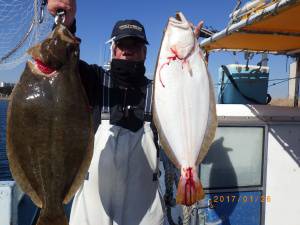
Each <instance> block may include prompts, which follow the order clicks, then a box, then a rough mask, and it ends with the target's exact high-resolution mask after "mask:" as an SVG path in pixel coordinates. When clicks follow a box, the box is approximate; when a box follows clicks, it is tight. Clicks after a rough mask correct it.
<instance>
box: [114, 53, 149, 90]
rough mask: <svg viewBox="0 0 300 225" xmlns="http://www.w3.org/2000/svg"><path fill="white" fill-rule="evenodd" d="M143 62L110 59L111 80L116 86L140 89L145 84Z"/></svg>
mask: <svg viewBox="0 0 300 225" xmlns="http://www.w3.org/2000/svg"><path fill="white" fill-rule="evenodd" d="M145 71H146V69H145V66H144V61H130V60H124V59H112V61H111V68H110V73H111V78H112V80H113V82H114V83H115V84H117V85H121V86H124V87H141V86H145V85H146V84H147V78H146V77H145V76H144V75H145Z"/></svg>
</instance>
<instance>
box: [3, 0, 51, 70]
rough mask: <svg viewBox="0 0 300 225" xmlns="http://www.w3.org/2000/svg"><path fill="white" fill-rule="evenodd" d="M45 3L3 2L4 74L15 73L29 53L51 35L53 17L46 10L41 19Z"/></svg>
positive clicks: (34, 0) (36, 0)
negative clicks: (8, 70)
mask: <svg viewBox="0 0 300 225" xmlns="http://www.w3.org/2000/svg"><path fill="white" fill-rule="evenodd" d="M42 2H43V1H42V0H0V24H1V26H0V70H1V69H12V68H14V67H16V66H18V65H19V64H21V63H23V62H24V61H25V60H26V59H27V58H28V55H27V54H26V51H27V50H28V49H29V48H30V47H31V46H33V45H34V44H36V43H38V42H40V41H41V40H43V39H44V38H45V37H46V36H47V35H48V34H49V32H50V31H51V27H52V25H53V17H52V16H51V15H50V14H49V13H48V12H47V9H46V7H45V9H44V17H43V22H42V23H39V19H40V18H41V6H42Z"/></svg>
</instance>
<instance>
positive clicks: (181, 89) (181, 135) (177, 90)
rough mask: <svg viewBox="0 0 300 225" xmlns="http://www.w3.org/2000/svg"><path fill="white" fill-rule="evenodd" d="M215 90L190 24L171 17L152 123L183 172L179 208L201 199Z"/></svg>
mask: <svg viewBox="0 0 300 225" xmlns="http://www.w3.org/2000/svg"><path fill="white" fill-rule="evenodd" d="M213 90H214V88H213V84H212V82H211V78H210V76H209V73H208V71H207V66H206V64H205V62H204V59H203V55H202V52H201V49H200V48H199V45H198V43H197V39H196V38H195V36H194V33H193V30H192V28H191V26H190V24H189V22H188V21H187V20H186V19H185V17H184V15H183V14H182V13H177V14H176V18H173V17H171V18H169V21H168V24H167V27H166V29H165V33H164V37H163V40H162V44H161V49H160V52H159V55H158V61H157V66H156V72H155V79H154V103H153V107H154V108H153V109H154V122H155V125H156V127H157V129H158V133H159V137H160V142H161V144H162V146H163V148H164V150H165V152H166V153H167V155H168V157H169V158H170V159H171V160H172V162H173V163H174V164H175V165H176V166H177V167H178V168H179V169H181V177H180V181H179V184H178V191H177V197H176V199H177V203H179V204H183V205H192V204H193V203H195V202H196V201H198V200H200V199H202V198H204V191H203V189H202V185H201V183H200V180H199V178H198V174H197V171H198V169H197V166H198V165H199V163H200V162H201V161H202V160H203V158H204V157H205V155H206V154H207V151H208V149H209V146H210V144H211V142H212V140H213V138H214V134H215V130H216V126H217V119H216V104H215V97H214V91H213Z"/></svg>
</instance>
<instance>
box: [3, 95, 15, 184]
mask: <svg viewBox="0 0 300 225" xmlns="http://www.w3.org/2000/svg"><path fill="white" fill-rule="evenodd" d="M7 106H8V101H6V100H0V181H4V180H12V176H11V173H10V170H9V166H8V161H7V156H6V111H7Z"/></svg>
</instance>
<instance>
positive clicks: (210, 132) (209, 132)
mask: <svg viewBox="0 0 300 225" xmlns="http://www.w3.org/2000/svg"><path fill="white" fill-rule="evenodd" d="M207 74H208V80H209V115H208V116H209V119H208V121H207V126H206V127H207V128H206V131H205V135H204V138H203V143H202V145H201V149H200V151H199V152H200V153H199V156H198V158H197V160H196V165H199V164H200V163H201V162H202V160H203V159H204V157H205V156H206V154H207V152H208V150H209V147H210V145H211V143H212V142H213V139H214V137H215V133H216V128H217V126H218V121H217V112H216V100H215V93H214V86H213V82H212V80H211V76H210V75H209V73H207Z"/></svg>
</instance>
